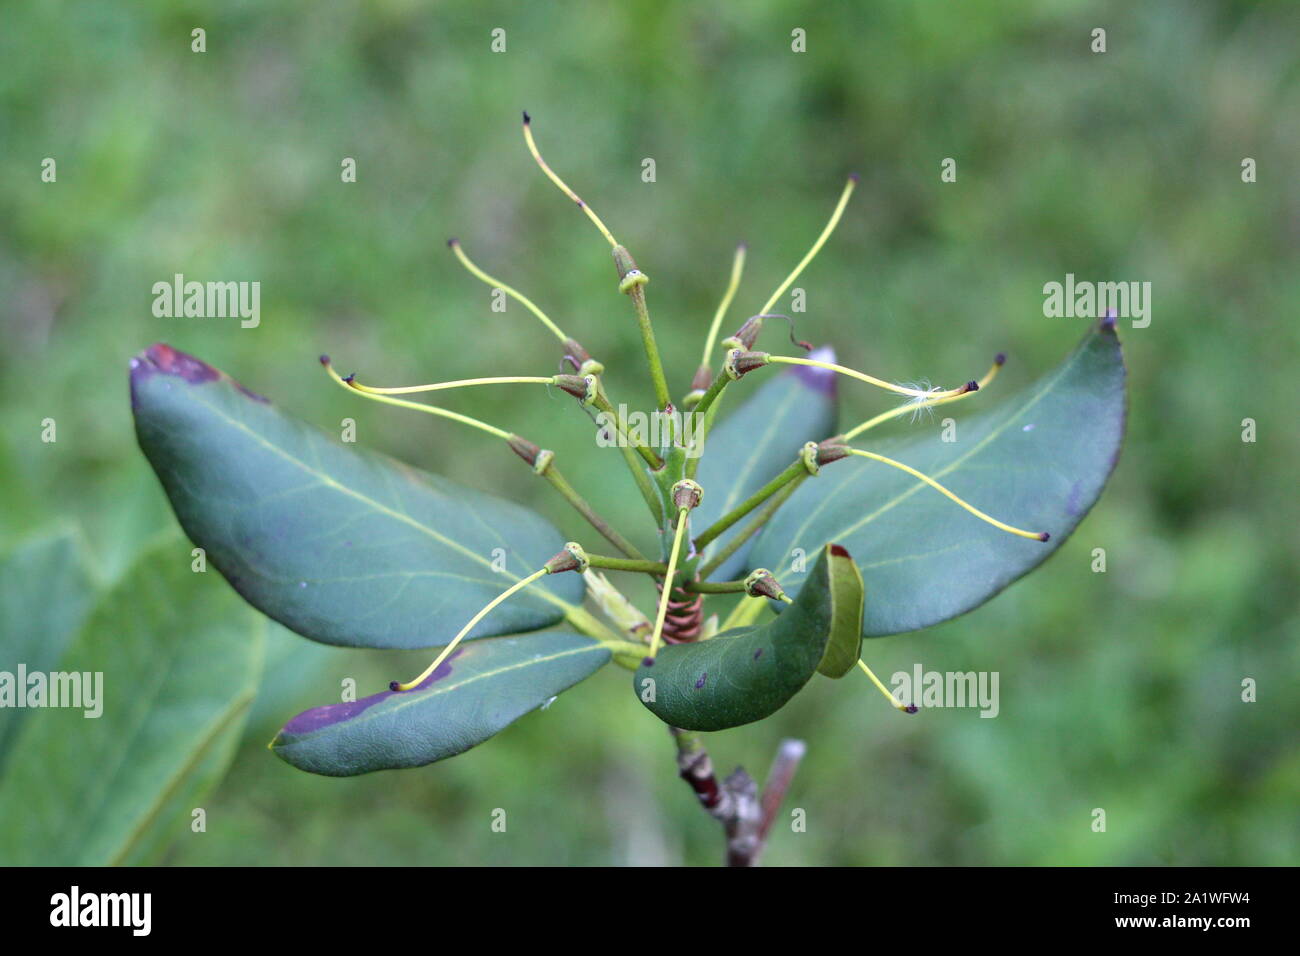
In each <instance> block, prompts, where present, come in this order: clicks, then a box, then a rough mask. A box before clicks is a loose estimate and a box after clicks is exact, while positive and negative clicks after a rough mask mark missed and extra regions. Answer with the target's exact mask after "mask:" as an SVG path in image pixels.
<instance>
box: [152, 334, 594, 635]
mask: <svg viewBox="0 0 1300 956" xmlns="http://www.w3.org/2000/svg"><path fill="white" fill-rule="evenodd" d="M131 396H132V406H133V408H134V409H135V423H136V435H137V436H138V438H139V441H140V447H141V448H142V449H143V450H144V453H145V455H146V456H148V458H149V461H150V463H151V464H152V465H153V467H154V471H156V472H157V473H158V477H159V478H160V479H161V480H162V484H163V488H164V489H165V490H166V492H167V496H168V498H170V499H171V503H172V507H173V508H174V509H175V511H176V517H177V518H178V519H179V520H180V523H181V525H182V527H184V529H185V532H186V534H188V535H189V536H190V539H191V540H192V541H193V542H194V543H195V544H196V545H198V546H199V547H201V548H204V549H205V550H206V552H207V560H208V561H209V562H210V563H211V564H212V565H213V566H215V567H216V568H217V569H218V570H220V571H221V573H222V574H223V575H225V577H226V579H227V580H228V581H229V582H230V583H231V585H232V586H233V587H234V588H235V590H236V591H238V592H239V593H240V594H241V595H243V597H244V598H245V600H247V601H248V602H249V603H250V604H252V605H253V606H254V607H256V608H257V609H258V610H260V611H262V612H264V613H265V614H267V615H269V616H270V617H272V618H274V619H275V620H277V621H279V622H280V623H282V624H284V625H285V626H286V627H289V628H290V629H292V630H294V631H297V632H298V633H299V634H302V635H303V636H304V637H309V638H311V639H312V640H316V641H321V642H323V643H326V644H342V645H348V646H354V647H392V648H415V647H431V646H434V645H438V644H446V643H447V642H448V641H449V640H451V638H452V637H453V636H454V635H455V634H456V632H457V631H458V630H459V629H460V628H461V627H462V626H464V624H465V623H466V622H467V621H468V620H469V619H470V618H471V617H473V615H474V614H475V613H476V612H477V611H478V610H479V609H480V608H482V607H483V606H484V605H485V604H487V603H488V602H489V601H490V600H492V599H493V598H494V597H496V596H497V595H498V594H500V593H501V592H502V591H504V590H505V589H506V588H507V587H509V586H510V585H511V584H513V583H515V582H516V581H518V580H519V579H520V578H523V577H526V576H527V575H528V574H530V573H531V572H533V571H536V570H537V569H538V568H540V567H541V566H542V564H543V563H544V562H545V561H546V560H547V559H548V558H550V557H551V556H552V555H554V554H555V553H556V552H557V551H559V550H560V548H562V547H563V546H564V539H563V538H562V537H561V536H560V533H559V532H558V531H556V529H555V528H554V527H553V526H552V525H551V524H550V523H549V522H547V521H546V520H545V519H543V518H541V517H540V516H538V515H536V514H534V513H533V512H531V511H529V510H528V509H526V508H522V507H520V506H518V505H515V504H513V503H511V502H508V501H503V500H502V499H500V498H495V497H492V496H490V495H487V494H484V493H483V492H480V491H477V490H474V489H470V488H465V487H462V486H460V485H457V484H455V483H454V482H451V481H448V480H447V479H445V478H439V477H436V476H434V475H430V474H427V473H425V472H421V471H417V470H416V469H414V468H410V467H408V466H406V465H403V464H402V463H401V462H398V461H395V460H393V459H391V458H388V457H386V456H384V455H379V454H375V453H373V452H368V451H365V450H362V449H357V448H353V447H351V446H348V445H344V444H342V443H341V442H339V441H336V440H335V439H334V437H333V436H331V435H328V434H326V433H325V432H322V431H321V430H319V429H317V428H315V427H313V426H310V425H307V424H306V423H304V422H301V421H299V420H297V419H295V418H291V417H289V416H287V415H285V414H283V413H281V412H280V411H278V410H277V409H276V408H275V407H274V406H273V405H271V404H270V403H268V402H267V401H265V400H264V399H262V398H260V397H258V396H256V395H254V394H253V393H251V392H249V391H248V390H247V389H244V388H243V387H242V386H240V385H238V384H236V383H235V382H233V381H231V379H229V378H228V377H227V376H225V375H223V374H222V373H220V372H218V371H217V370H215V369H213V368H211V367H210V366H208V365H205V364H204V363H202V362H200V361H199V360H197V359H195V358H192V357H190V356H188V355H185V354H183V353H181V352H177V351H175V350H173V349H171V348H169V347H168V346H166V345H154V346H151V347H150V348H149V349H148V350H147V351H145V352H144V353H143V354H142V355H140V356H138V357H136V358H135V359H133V360H132V370H131ZM498 558H499V559H500V561H501V562H502V565H503V570H502V571H497V570H495V569H494V567H493V564H494V561H495V560H497V559H498ZM582 594H583V583H582V579H581V577H579V576H578V575H576V574H564V575H554V576H552V575H547V576H546V577H545V578H543V579H542V581H539V582H538V583H536V584H534V585H531V586H529V587H528V588H527V589H526V590H524V591H522V592H520V593H519V594H518V595H516V596H515V597H512V598H511V599H510V600H509V601H507V602H506V603H505V604H503V605H502V606H501V607H500V608H498V609H497V610H496V611H494V612H493V613H492V614H491V615H489V616H488V617H487V618H486V619H484V621H483V622H482V623H481V624H480V625H479V626H478V627H476V628H475V629H474V630H473V631H472V632H471V633H470V634H469V635H468V638H467V639H473V638H477V637H492V636H495V635H498V634H510V633H515V632H518V631H531V630H536V629H538V628H541V627H546V626H548V625H551V624H554V623H555V622H557V621H559V620H560V619H561V618H562V617H564V616H565V613H566V612H567V611H569V610H570V609H571V608H572V607H573V606H574V605H576V604H577V603H578V602H580V601H581V599H582Z"/></svg>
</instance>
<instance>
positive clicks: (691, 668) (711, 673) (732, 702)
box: [632, 545, 860, 730]
mask: <svg viewBox="0 0 1300 956" xmlns="http://www.w3.org/2000/svg"><path fill="white" fill-rule="evenodd" d="M833 550H834V551H835V553H832V551H833ZM845 561H847V562H848V563H850V564H852V562H853V559H852V558H850V557H848V555H847V554H846V553H843V551H842V549H832V547H831V546H829V545H828V546H826V547H825V548H823V549H822V553H821V555H820V556H819V557H818V559H817V563H816V564H815V565H814V566H813V569H812V571H811V572H809V574H808V575H807V577H808V581H807V582H806V583H807V586H806V587H804V588H803V591H802V593H801V594H800V595H799V597H798V598H796V599H795V602H794V603H793V604H792V605H790V606H789V607H787V608H786V611H785V613H784V614H782V615H781V616H780V617H778V618H776V619H775V620H772V621H769V622H768V623H767V624H763V625H759V626H753V627H737V628H733V629H731V630H729V631H723V632H722V633H721V634H718V635H717V636H716V637H712V638H710V639H709V640H707V641H699V642H696V643H692V644H671V645H669V646H668V647H665V648H663V649H662V650H661V651H660V652H659V656H658V657H656V658H655V660H654V663H653V664H650V665H647V664H645V663H642V664H641V666H640V667H639V668H637V671H636V675H635V677H634V679H633V685H632V686H633V689H634V690H635V691H636V694H637V697H638V698H639V699H640V700H641V702H642V703H643V704H645V705H646V707H647V708H649V709H650V711H651V712H653V713H654V715H655V716H656V717H658V718H659V719H660V720H662V721H664V722H665V723H667V724H669V725H671V726H673V727H681V728H682V729H683V730H726V729H727V728H728V727H739V726H740V725H741V724H748V723H752V722H753V721H755V720H762V719H763V718H764V717H767V716H769V715H771V714H774V713H776V712H777V711H778V710H780V709H781V708H782V707H784V706H785V705H786V703H787V702H789V700H790V698H792V697H793V696H794V695H795V694H797V693H798V692H799V690H800V688H802V687H803V686H804V684H806V683H808V680H809V678H811V677H812V675H813V673H814V672H815V671H816V670H817V667H818V665H819V664H820V663H821V661H822V658H823V656H824V655H825V652H826V643H827V641H828V640H829V638H830V633H831V626H832V621H833V620H834V616H835V608H834V601H833V599H832V591H831V579H832V577H833V575H834V574H836V573H837V571H838V569H836V571H833V570H832V565H833V564H839V563H841V562H845ZM859 606H860V605H859ZM855 660H856V658H855ZM650 682H652V683H650Z"/></svg>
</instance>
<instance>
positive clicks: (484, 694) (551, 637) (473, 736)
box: [271, 631, 610, 777]
mask: <svg viewBox="0 0 1300 956" xmlns="http://www.w3.org/2000/svg"><path fill="white" fill-rule="evenodd" d="M609 659H610V652H609V650H608V649H607V648H605V647H604V646H602V645H601V644H598V643H596V642H595V641H593V640H591V639H590V638H587V637H582V636H581V635H578V634H571V633H568V632H565V631H546V632H543V633H541V634H533V635H529V636H527V637H502V638H497V639H495V640H486V641H478V642H477V643H474V644H465V645H462V646H461V647H459V648H458V649H457V650H456V651H455V652H453V653H452V655H451V657H449V658H448V659H447V660H446V661H444V662H443V663H442V664H441V665H439V667H438V669H437V670H436V671H434V672H433V673H432V674H430V675H429V677H427V678H426V679H425V680H424V682H423V683H422V684H420V686H419V687H417V688H414V689H412V690H409V691H384V692H382V693H379V694H372V695H371V696H369V697H363V698H362V699H361V700H357V701H351V702H347V703H340V704H326V705H325V706H323V707H315V708H312V709H311V710H308V711H304V712H303V713H301V714H299V715H298V716H297V717H295V718H294V719H293V720H291V721H289V723H287V724H285V726H284V729H282V730H281V731H280V733H279V734H278V735H277V736H276V738H275V740H273V741H271V749H272V750H274V751H275V753H276V755H277V756H279V757H281V758H282V759H284V760H285V761H287V762H288V763H291V764H293V765H294V766H295V767H297V768H299V769H300V770H307V771H310V772H311V773H319V774H324V775H326V776H330V777H350V776H353V775H354V774H359V773H369V772H371V771H373V770H394V769H398V768H400V767H419V766H423V765H424V764H428V763H433V762H434V761H436V760H444V759H446V758H447V757H454V756H455V755H456V754H459V753H464V752H465V751H466V750H469V749H470V748H471V747H474V746H476V745H478V744H481V743H482V742H483V741H485V740H487V739H488V738H489V737H491V736H493V735H494V734H496V733H499V732H500V731H501V730H503V729H504V728H505V727H507V726H509V725H510V724H512V723H514V722H515V721H516V720H518V719H519V718H520V717H522V716H523V715H524V714H526V713H528V712H529V711H532V710H536V709H537V708H538V707H540V706H542V705H543V704H545V703H546V702H547V701H548V700H550V699H551V698H552V697H554V696H555V695H556V694H559V693H561V692H562V691H565V690H568V689H569V688H570V687H572V686H573V685H574V684H576V683H578V681H580V680H582V679H583V678H585V677H588V676H590V675H591V674H593V673H594V672H595V671H597V670H599V669H600V667H601V666H602V665H603V664H605V663H606V662H607V661H608V660H609Z"/></svg>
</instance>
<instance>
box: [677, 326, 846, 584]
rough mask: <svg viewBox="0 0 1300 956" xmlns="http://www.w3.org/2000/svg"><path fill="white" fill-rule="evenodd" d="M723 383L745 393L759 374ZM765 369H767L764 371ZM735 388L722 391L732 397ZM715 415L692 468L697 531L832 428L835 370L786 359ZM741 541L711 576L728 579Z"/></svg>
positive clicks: (711, 550)
mask: <svg viewBox="0 0 1300 956" xmlns="http://www.w3.org/2000/svg"><path fill="white" fill-rule="evenodd" d="M812 354H813V356H814V357H816V358H818V359H820V360H821V361H824V362H833V361H835V353H834V352H833V351H832V350H830V349H818V350H817V351H816V352H814V353H812ZM762 374H764V373H762V372H758V373H755V374H754V375H753V376H752V377H750V378H747V379H745V380H742V381H739V382H733V383H732V384H731V385H729V386H728V387H727V392H728V393H733V392H734V393H742V394H743V393H744V392H745V390H746V389H749V388H751V387H752V383H756V382H757V381H758V378H759V375H762ZM768 374H770V373H768ZM736 398H737V395H735V394H728V400H729V401H734V400H735V399H736ZM719 414H720V420H719V422H718V423H717V424H716V425H715V427H714V428H713V429H711V430H710V432H709V436H708V439H707V441H706V442H705V446H704V457H703V458H702V459H701V461H700V468H699V472H698V474H697V475H696V478H697V480H698V481H699V483H700V486H701V487H703V488H704V499H703V500H702V501H701V502H700V506H699V507H698V508H696V509H695V511H694V512H692V513H691V529H692V531H693V532H694V533H696V534H698V533H699V532H701V531H703V530H704V529H705V528H707V527H708V526H709V525H711V524H713V522H714V521H716V520H718V519H719V518H721V517H722V516H723V515H725V514H726V513H727V512H728V511H730V510H731V509H732V508H734V507H736V505H738V504H740V503H741V502H742V501H744V500H745V499H746V498H748V497H749V496H750V495H752V494H753V493H754V492H755V491H757V490H758V489H759V488H761V487H763V485H765V484H767V482H769V481H771V480H772V479H773V478H775V477H776V476H777V475H778V474H779V473H780V472H781V471H782V469H784V468H786V467H787V466H788V465H789V464H790V462H792V461H794V460H795V458H797V457H798V455H799V450H800V449H801V448H803V446H804V443H805V442H809V441H821V440H822V439H823V438H827V437H829V436H830V435H831V434H832V433H833V432H834V430H835V373H834V372H827V371H825V370H823V369H818V368H812V367H805V366H798V365H795V366H790V367H789V368H788V369H787V370H786V371H784V372H780V373H778V374H777V375H776V376H774V377H773V378H771V379H770V380H768V381H766V382H762V384H760V385H759V387H758V389H757V390H756V391H754V392H753V393H752V394H750V395H748V396H747V397H746V399H745V401H744V402H743V403H741V404H740V405H739V406H738V407H737V408H736V409H734V410H733V411H732V412H731V413H730V414H728V413H727V411H726V405H725V404H724V406H723V409H722V411H721V412H720V413H719ZM745 524H746V521H744V520H742V521H740V522H739V523H737V524H736V525H735V526H733V527H732V528H730V529H728V530H727V532H726V533H725V534H722V535H720V536H719V537H718V538H717V540H715V541H713V542H711V543H710V544H709V546H708V547H707V548H705V549H704V558H705V560H708V558H709V557H710V556H711V555H713V554H716V553H717V552H718V551H719V550H720V549H721V548H723V547H725V546H726V544H727V542H728V541H730V540H731V537H732V536H733V535H735V534H737V533H739V532H740V530H741V529H742V528H743V527H744V526H745ZM748 547H749V545H748V544H746V545H743V546H742V547H741V548H740V550H738V551H737V552H736V553H735V554H733V555H732V556H731V557H730V558H728V559H727V560H726V561H724V562H723V563H722V564H721V565H720V566H719V567H718V569H717V570H716V571H714V572H713V574H711V575H710V577H711V578H712V579H713V580H715V581H728V580H731V579H732V578H734V577H736V575H737V573H738V572H739V570H740V569H741V568H743V567H744V564H745V551H746V550H747V548H748Z"/></svg>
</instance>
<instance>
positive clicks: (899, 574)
mask: <svg viewBox="0 0 1300 956" xmlns="http://www.w3.org/2000/svg"><path fill="white" fill-rule="evenodd" d="M1124 379H1125V371H1124V362H1123V358H1122V356H1121V354H1120V346H1119V339H1118V337H1117V336H1116V334H1115V330H1114V326H1113V324H1109V325H1107V324H1104V323H1103V325H1101V326H1099V327H1097V328H1094V329H1093V330H1092V331H1091V332H1089V333H1088V335H1087V336H1086V337H1085V338H1084V340H1083V342H1082V343H1081V344H1080V346H1079V347H1078V348H1077V349H1076V350H1075V351H1074V352H1073V353H1072V354H1071V355H1070V356H1069V357H1068V358H1066V360H1065V361H1064V362H1063V363H1062V364H1061V365H1060V366H1059V367H1058V368H1056V369H1055V370H1054V371H1053V372H1051V373H1050V374H1048V375H1046V376H1044V377H1043V378H1042V379H1040V380H1039V381H1038V382H1036V383H1035V384H1034V385H1032V386H1031V387H1029V388H1028V389H1026V390H1025V391H1023V392H1021V393H1020V394H1018V395H1016V396H1014V397H1013V398H1010V399H1008V400H1006V401H1005V402H1003V403H1002V404H1000V405H997V406H994V407H993V408H991V409H989V410H987V411H982V412H979V413H977V414H971V415H969V416H965V415H962V412H964V411H970V412H974V411H975V410H976V409H978V408H979V407H980V405H981V404H982V400H983V397H982V396H980V395H977V396H975V397H972V398H970V399H967V400H965V401H962V402H959V403H956V404H954V405H950V406H947V407H945V409H944V415H945V416H948V415H951V416H952V417H953V418H956V419H958V422H957V426H956V428H957V430H956V434H957V439H958V440H957V441H956V442H953V443H947V442H943V441H940V440H939V438H938V437H937V436H936V435H934V434H933V432H927V433H926V434H925V436H924V437H920V438H911V439H907V440H902V441H899V440H895V441H893V442H883V441H872V440H870V436H871V434H872V433H870V432H868V433H867V434H866V435H864V436H863V437H862V438H860V439H858V440H857V441H856V442H855V444H858V445H860V446H861V447H864V448H869V449H870V450H872V451H876V452H877V453H879V454H883V455H887V456H889V457H891V458H895V459H897V460H899V461H902V462H904V463H906V464H908V465H911V466H912V467H914V468H917V469H918V470H920V471H922V472H925V473H926V474H928V475H930V476H931V477H932V478H934V479H935V480H936V481H939V482H941V483H942V484H944V485H946V486H947V487H948V488H950V489H951V490H952V491H953V492H954V493H955V494H957V495H960V496H961V497H962V498H964V499H966V500H967V501H969V502H970V503H971V504H972V505H974V506H975V507H977V508H980V509H981V510H983V511H985V512H987V513H988V514H991V515H993V516H994V517H996V518H999V519H1001V520H1003V521H1005V522H1007V523H1009V524H1012V525H1015V526H1017V527H1020V528H1024V529H1027V530H1031V531H1046V532H1048V533H1049V534H1051V540H1050V541H1048V542H1040V541H1030V540H1026V539H1023V538H1019V537H1016V536H1014V535H1010V534H1007V533H1006V532H1003V531H999V530H997V529H996V528H993V527H992V526H990V525H988V524H986V523H984V522H983V521H980V520H979V519H977V518H975V517H974V516H973V515H970V514H968V513H967V512H965V511H963V510H962V509H961V508H959V507H958V506H957V505H955V504H953V503H952V502H951V501H949V500H948V499H947V498H945V497H944V496H943V495H941V494H939V493H938V492H937V491H935V490H934V489H932V488H930V487H929V486H928V485H926V484H924V483H922V482H920V481H917V480H916V479H915V478H913V477H911V476H909V475H907V474H905V473H903V472H901V471H899V470H897V469H896V468H891V467H889V466H887V465H883V464H880V463H878V462H872V461H868V460H865V459H861V458H857V457H850V458H846V459H844V460H842V461H838V462H835V463H833V464H831V465H828V466H826V467H825V468H823V470H822V473H821V475H820V476H819V477H817V478H814V479H810V480H809V481H807V482H805V483H804V485H803V487H801V488H800V489H799V490H798V491H797V492H796V493H795V494H794V495H793V496H792V497H791V498H790V500H789V501H788V502H786V504H785V506H784V507H783V508H782V509H781V511H780V512H779V513H778V514H777V515H775V516H774V518H773V520H772V521H771V522H770V523H769V524H768V526H767V527H766V528H765V529H764V530H763V531H762V533H761V535H760V537H759V540H758V541H757V542H755V545H754V548H753V551H752V552H751V555H750V562H751V564H753V565H755V566H760V565H761V566H763V567H767V568H770V569H771V570H772V571H773V573H774V574H775V575H776V577H777V579H778V580H780V581H781V583H782V585H783V586H784V587H785V588H786V590H787V591H788V592H789V593H791V594H793V593H794V589H795V588H797V587H798V585H799V582H798V581H797V580H794V579H790V580H787V578H789V577H790V576H789V569H790V567H791V566H792V564H793V563H795V562H796V561H798V560H799V557H800V554H812V553H813V552H814V551H815V550H816V549H818V548H820V547H822V546H823V545H824V544H825V543H826V542H828V541H835V542H837V543H839V544H842V545H844V546H845V547H846V548H848V549H849V550H850V551H851V552H852V553H853V554H854V555H855V556H856V558H857V561H858V567H859V568H860V569H861V571H862V577H863V579H864V581H865V582H866V586H867V590H868V592H869V593H870V595H871V600H870V601H868V602H867V607H866V613H865V615H864V618H863V634H864V636H866V637H879V636H881V635H885V634H894V633H898V632H900V631H911V630H915V629H917V628H922V627H929V626H930V625H932V624H937V623H939V622H940V621H944V620H947V619H948V618H951V617H955V616H957V615H958V614H962V613H964V612H966V611H969V610H971V609H972V608H975V607H978V606H979V605H980V604H983V603H984V602H985V601H987V600H988V599H989V598H991V597H993V596H994V595H995V594H997V593H998V592H999V591H1001V590H1002V589H1003V588H1005V587H1006V586H1007V585H1009V584H1011V583H1012V582H1013V581H1015V580H1016V579H1017V578H1019V577H1021V576H1022V575H1023V574H1025V573H1027V572H1028V571H1030V570H1031V569H1033V568H1034V567H1036V566H1038V565H1039V564H1041V563H1042V562H1043V561H1044V560H1046V558H1047V557H1048V555H1050V554H1051V553H1052V552H1053V551H1055V550H1056V549H1057V548H1058V547H1060V546H1061V544H1062V542H1064V541H1065V539H1066V538H1067V537H1068V536H1069V534H1070V532H1071V531H1073V530H1074V528H1075V526H1076V525H1077V524H1078V523H1079V522H1080V521H1081V520H1082V519H1083V516H1084V515H1085V514H1087V513H1088V509H1089V508H1091V507H1092V505H1093V503H1094V502H1095V501H1096V500H1097V498H1098V496H1099V495H1100V494H1101V490H1102V488H1103V487H1104V486H1105V484H1106V481H1107V479H1108V478H1109V476H1110V473H1111V471H1112V470H1113V469H1114V467H1115V463H1116V461H1117V460H1118V458H1119V450H1120V442H1121V439H1122V438H1123V434H1124V416H1125V397H1124Z"/></svg>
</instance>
